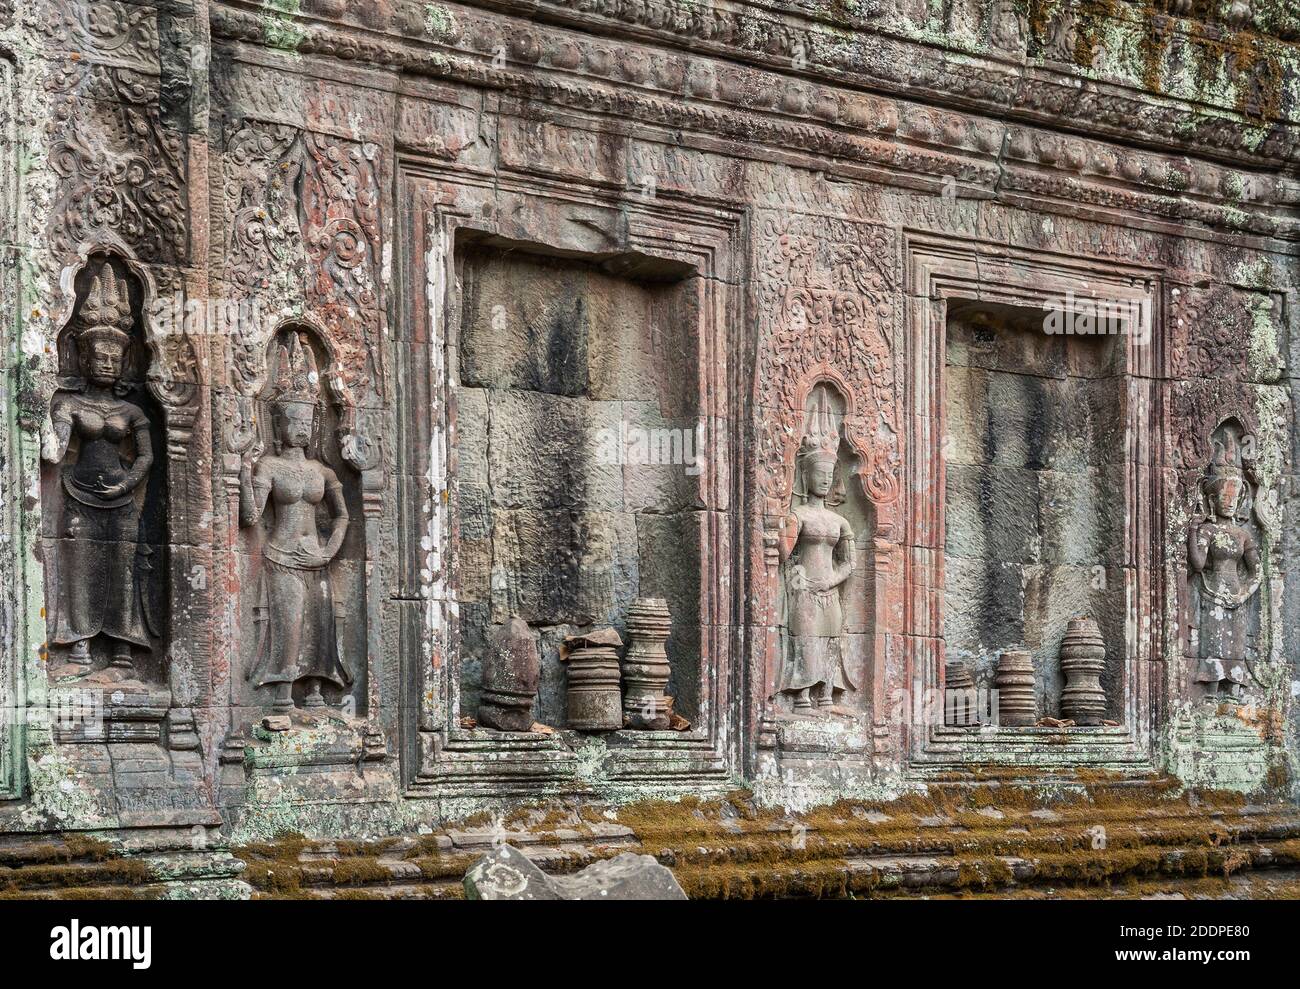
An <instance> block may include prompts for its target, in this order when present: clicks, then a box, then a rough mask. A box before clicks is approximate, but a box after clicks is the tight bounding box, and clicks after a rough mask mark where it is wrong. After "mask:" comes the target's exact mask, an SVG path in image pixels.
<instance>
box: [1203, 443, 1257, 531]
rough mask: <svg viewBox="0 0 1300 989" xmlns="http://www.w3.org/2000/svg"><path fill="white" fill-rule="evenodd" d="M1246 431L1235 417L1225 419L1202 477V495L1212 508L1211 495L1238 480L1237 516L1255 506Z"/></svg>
mask: <svg viewBox="0 0 1300 989" xmlns="http://www.w3.org/2000/svg"><path fill="white" fill-rule="evenodd" d="M1243 439H1244V432H1243V429H1242V427H1241V425H1240V424H1239V423H1238V422H1236V421H1235V420H1233V419H1228V420H1225V421H1224V422H1222V423H1220V424H1219V427H1218V428H1217V429H1216V430H1215V431H1214V433H1213V434H1212V435H1211V437H1210V442H1211V445H1212V446H1213V450H1214V452H1213V453H1212V454H1211V456H1210V463H1209V464H1208V465H1207V466H1206V468H1205V474H1204V476H1203V477H1202V479H1201V492H1202V496H1203V497H1205V498H1206V502H1205V509H1204V510H1205V511H1206V513H1207V515H1209V514H1212V513H1211V512H1210V505H1209V495H1210V493H1211V492H1212V491H1213V490H1214V489H1215V488H1216V487H1218V486H1219V485H1221V484H1225V483H1228V482H1233V481H1235V482H1236V483H1237V492H1238V493H1237V500H1236V504H1235V505H1234V506H1233V508H1232V516H1233V517H1234V518H1236V519H1239V520H1240V519H1245V518H1247V517H1249V515H1250V512H1251V508H1252V507H1253V504H1252V503H1253V500H1254V499H1253V497H1252V494H1253V493H1252V491H1251V484H1250V480H1251V479H1250V477H1249V476H1248V474H1247V471H1246V470H1245V449H1244V442H1243Z"/></svg>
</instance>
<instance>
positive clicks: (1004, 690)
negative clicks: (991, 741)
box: [996, 649, 1038, 728]
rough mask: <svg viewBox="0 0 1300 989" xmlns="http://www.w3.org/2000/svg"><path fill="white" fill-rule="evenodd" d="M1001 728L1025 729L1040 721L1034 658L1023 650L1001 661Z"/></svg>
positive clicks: (1006, 653)
mask: <svg viewBox="0 0 1300 989" xmlns="http://www.w3.org/2000/svg"><path fill="white" fill-rule="evenodd" d="M996 683H997V688H998V724H1001V725H1009V726H1010V727H1012V728H1023V727H1025V726H1027V725H1033V724H1036V723H1037V721H1038V693H1037V691H1036V690H1035V689H1034V658H1033V656H1031V655H1030V654H1029V653H1028V652H1026V651H1025V650H1023V649H1007V650H1005V651H1004V652H1003V653H1002V655H1001V656H1000V657H998V674H997V680H996Z"/></svg>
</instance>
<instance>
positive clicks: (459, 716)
mask: <svg viewBox="0 0 1300 989" xmlns="http://www.w3.org/2000/svg"><path fill="white" fill-rule="evenodd" d="M0 225H2V229H3V263H0V298H2V299H3V301H4V313H5V318H4V320H3V323H2V324H0V355H2V356H0V361H2V364H0V370H2V371H3V393H2V394H3V402H0V709H3V711H4V715H5V716H4V718H3V719H2V720H0V833H14V832H46V831H63V832H76V831H89V832H96V833H113V834H117V835H123V834H125V835H137V836H154V837H152V838H148V840H156V841H158V842H163V841H164V837H163V836H170V837H167V838H166V839H165V840H166V841H170V842H171V843H172V844H173V845H175V844H176V843H177V842H178V841H179V842H182V843H183V842H184V841H185V840H187V839H186V837H185V836H187V835H190V836H193V838H194V840H195V841H201V842H203V843H204V847H212V846H211V845H210V843H211V842H214V841H215V842H216V843H217V845H222V844H223V843H231V842H238V841H246V840H249V839H250V838H259V837H267V836H270V835H274V834H277V833H284V832H296V833H299V834H303V835H308V836H313V837H346V836H352V835H357V834H367V835H375V834H402V833H408V834H414V833H417V832H421V831H427V830H428V829H430V828H437V827H440V826H441V825H443V824H444V823H446V822H448V821H454V820H457V819H461V818H465V817H467V816H470V815H473V814H475V813H478V812H481V811H484V810H488V811H493V812H499V811H501V810H502V809H508V808H512V807H519V806H522V805H525V804H529V803H538V802H543V801H547V800H558V799H567V798H574V797H581V798H584V799H588V800H594V801H613V802H623V801H633V800H638V799H645V798H660V797H667V798H673V797H677V796H681V795H692V796H695V797H700V796H707V795H711V794H719V795H720V794H723V793H727V792H731V791H734V790H735V789H736V788H737V787H745V788H749V789H751V790H752V791H753V792H754V794H755V795H756V798H757V799H758V800H759V802H760V803H765V804H767V805H776V806H780V807H786V808H796V809H797V808H807V807H812V806H815V805H818V804H821V803H827V802H831V801H834V800H836V799H839V798H860V799H873V800H880V799H888V798H890V797H894V796H897V795H899V794H903V793H906V792H908V791H910V790H916V789H918V788H921V787H923V786H925V785H927V784H931V783H938V782H943V781H952V780H961V779H968V778H974V777H976V776H978V774H979V773H980V772H982V771H984V770H985V769H986V768H988V767H997V769H998V771H999V772H1001V773H1003V776H1002V778H1004V779H1012V780H1019V781H1021V782H1024V783H1025V784H1027V785H1031V786H1032V785H1037V783H1038V782H1039V781H1051V783H1052V785H1056V784H1059V783H1061V781H1067V782H1068V781H1070V780H1086V779H1090V778H1096V777H1097V775H1098V774H1105V776H1106V778H1107V779H1111V780H1115V779H1119V780H1123V779H1129V778H1132V779H1147V778H1153V777H1162V778H1163V777H1166V776H1173V777H1177V778H1178V779H1179V780H1181V781H1182V782H1183V783H1185V784H1187V785H1189V786H1196V787H1207V788H1213V789H1230V790H1238V791H1241V792H1244V793H1249V794H1255V793H1266V792H1267V793H1271V794H1272V795H1273V796H1274V797H1284V798H1286V799H1289V800H1291V801H1294V800H1295V798H1296V796H1297V795H1298V794H1300V790H1298V789H1297V783H1296V780H1297V779H1300V776H1298V775H1297V772H1296V770H1297V768H1300V767H1297V765H1296V758H1297V754H1298V749H1297V732H1298V731H1300V721H1297V716H1296V713H1295V710H1296V709H1295V706H1294V696H1295V694H1296V693H1297V687H1296V684H1297V683H1300V676H1298V674H1297V671H1296V669H1295V656H1296V655H1297V651H1298V650H1300V639H1297V636H1298V635H1300V556H1298V555H1297V554H1298V553H1300V547H1298V546H1297V544H1296V535H1295V534H1296V532H1297V531H1298V526H1297V512H1298V511H1300V501H1297V491H1298V490H1300V489H1297V485H1296V477H1295V471H1296V467H1295V464H1296V457H1297V452H1298V451H1300V448H1298V447H1297V433H1296V428H1295V422H1294V410H1293V402H1292V390H1293V375H1294V368H1295V366H1296V363H1297V357H1300V354H1297V353H1296V352H1295V351H1294V350H1293V346H1294V345H1293V341H1296V340H1298V339H1300V334H1297V332H1296V331H1297V329H1298V328H1300V327H1298V325H1297V323H1298V320H1300V316H1298V315H1297V314H1298V313H1300V292H1298V286H1300V269H1298V268H1297V265H1296V259H1297V255H1298V254H1300V246H1298V245H1300V14H1297V13H1296V12H1295V10H1294V9H1293V5H1292V4H1289V3H1287V2H1285V0H1249V2H1242V0H1237V2H1227V0H1222V2H1220V0H857V2H831V0H784V2H779V0H528V2H518V3H508V2H499V0H456V2H445V3H444V2H439V3H423V2H421V3H416V2H402V0H367V2H360V0H265V2H260V3H259V2H243V0H226V2H219V0H166V2H164V0H158V2H145V0H22V2H15V0H7V2H3V3H0ZM656 601H662V602H663V605H664V606H666V609H667V612H668V615H669V617H670V619H671V628H670V629H667V630H665V629H663V628H662V624H661V618H656V617H655V615H657V614H661V613H660V612H657V611H656V610H655V609H656V607H657V606H656V605H654V604H653V603H652V602H656ZM647 609H648V610H647ZM647 615H648V616H649V617H647ZM514 619H518V621H513V620H514ZM1078 619H1091V620H1092V621H1094V622H1095V623H1096V625H1095V629H1094V628H1093V627H1092V626H1091V625H1089V624H1087V623H1081V622H1079V621H1077V620H1078ZM656 622H660V624H656ZM606 630H612V631H613V633H614V634H616V635H617V636H618V638H619V641H620V645H618V646H612V645H611V643H610V641H609V640H610V635H609V632H608V631H606ZM661 632H666V639H664V635H663V634H660V633H661ZM629 640H630V641H631V647H630V648H631V649H635V650H640V651H639V652H636V653H635V654H632V653H627V654H625V651H624V649H623V646H625V645H627V643H628V642H629ZM660 640H664V641H663V648H664V649H665V651H666V657H667V660H668V662H669V665H670V668H671V672H670V674H668V684H667V693H668V695H670V696H671V697H672V706H671V707H672V709H671V712H668V711H665V710H664V707H663V702H662V697H661V696H660V697H659V699H658V701H657V702H656V700H655V699H654V697H653V696H651V699H650V700H649V701H644V704H646V705H648V706H646V707H644V708H641V709H638V707H637V703H639V702H634V701H632V702H628V705H627V721H626V723H622V718H621V717H620V712H618V706H619V698H618V697H617V695H615V696H614V701H613V703H614V710H615V719H616V720H615V722H614V723H612V724H606V725H604V728H603V729H601V730H594V729H591V728H590V727H587V728H580V727H573V726H572V725H573V724H575V723H576V724H580V725H581V724H587V725H590V724H592V723H594V722H584V721H583V719H582V718H580V717H579V716H578V715H577V714H576V713H575V712H577V711H579V710H580V708H581V705H582V704H588V705H592V706H593V707H599V705H600V703H601V702H602V701H608V700H609V697H610V695H609V692H608V689H606V692H605V693H604V694H603V695H602V694H601V691H600V686H601V683H602V682H603V681H601V679H600V675H601V673H602V671H603V672H604V674H605V675H608V673H609V671H610V669H611V668H612V667H613V666H614V665H615V663H614V660H615V659H616V658H617V657H619V656H622V662H623V672H624V674H625V679H626V674H627V673H628V672H629V671H632V672H635V670H634V669H633V668H634V666H635V665H636V664H634V663H633V662H632V661H631V660H629V658H628V655H633V656H634V658H635V656H648V657H650V660H653V659H654V656H655V655H657V654H656V643H657V642H658V641H660ZM611 649H612V650H613V651H611ZM1019 650H1023V651H1024V652H1027V653H1028V654H1029V656H1028V660H1027V665H1026V666H1025V667H1024V669H1026V670H1028V671H1029V672H1030V679H1029V682H1028V684H1027V686H1028V694H1027V695H1026V694H1021V695H1019V697H1020V698H1021V699H1022V701H1023V698H1024V697H1026V696H1028V697H1029V700H1028V702H1027V704H1028V707H1027V708H1026V707H1024V706H1022V707H1020V708H1018V709H1016V708H1015V707H1014V705H1012V706H1011V707H1009V708H1007V709H1006V710H1004V711H1002V712H999V713H1000V714H1006V713H1007V711H1010V712H1011V713H1012V714H1013V715H1015V714H1016V713H1017V711H1018V716H1013V717H1010V718H1008V717H1005V716H1003V717H999V718H998V719H997V720H998V723H996V724H993V723H989V722H991V721H992V720H993V719H992V717H991V714H992V713H993V712H990V711H989V710H988V707H989V704H988V703H985V702H984V701H985V700H986V699H987V698H988V697H989V696H990V695H989V690H990V688H994V687H998V686H999V664H1000V663H1003V664H1004V666H1007V667H1008V668H1009V666H1010V664H1009V663H1007V662H1005V661H1004V654H1006V653H1008V652H1010V653H1013V654H1014V653H1015V652H1017V651H1019ZM534 657H535V658H534ZM602 657H603V661H602ZM1013 659H1014V656H1013ZM534 663H535V664H536V665H534ZM602 663H603V665H602ZM584 664H585V665H584ZM647 667H655V663H654V662H650V661H649V660H647ZM655 668H656V669H661V667H655ZM575 671H578V672H576V673H575ZM1003 672H1004V674H1005V673H1006V672H1007V670H1005V669H1004V671H1003ZM583 676H588V677H590V679H588V680H585V681H584V680H583ZM1021 676H1022V678H1023V676H1024V674H1023V672H1022V674H1021ZM584 683H585V684H586V685H587V687H588V688H589V689H587V690H586V691H585V692H584V691H581V690H580V691H577V692H575V691H574V689H573V688H574V687H575V685H577V686H579V687H582V686H583V685H584ZM1001 683H1002V686H1004V687H1005V686H1009V685H1010V681H1009V680H1006V679H1005V678H1004V679H1003V680H1002V681H1001ZM624 686H625V687H626V686H627V684H626V683H625V684H624ZM657 689H658V688H656V690H657ZM532 693H536V695H537V697H536V701H535V703H533V704H532V706H531V707H528V706H527V705H528V701H529V699H530V695H531V694H532ZM575 693H577V694H578V695H579V696H575ZM1008 693H1009V692H1008V691H1005V690H1000V691H999V695H998V699H995V700H994V701H993V709H994V711H995V712H996V711H997V710H998V705H999V704H1000V703H1001V702H1002V700H1005V699H1006V695H1007V694H1008ZM1010 693H1014V691H1011V692H1010ZM652 694H653V691H652ZM493 698H496V700H497V701H501V700H502V698H504V701H505V707H506V708H508V709H510V710H511V711H512V712H513V713H514V715H515V716H516V718H517V719H518V718H522V719H523V720H522V721H520V722H519V723H517V724H513V725H511V727H510V730H502V729H500V728H493V727H490V726H488V724H486V723H484V722H485V721H491V720H492V718H491V716H490V715H489V716H486V717H485V715H484V710H485V708H486V707H487V706H489V705H488V704H485V703H484V702H485V699H486V701H488V702H491V701H492V700H493ZM520 698H522V701H521V700H520ZM954 699H955V701H954ZM968 700H969V701H970V703H969V704H968V703H967V701H968ZM656 703H658V705H659V706H658V707H656ZM512 704H513V705H514V707H513V708H511V705H512ZM521 704H522V705H523V706H522V707H520V705H521ZM638 710H642V711H643V712H647V713H645V714H643V716H642V717H641V718H640V719H639V721H640V722H642V723H644V724H648V725H649V727H644V726H638V724H639V721H638V716H637V712H638ZM670 714H671V716H670ZM650 715H653V717H651V716H650ZM976 722H978V723H976ZM1044 785H1047V784H1046V783H1045V784H1044ZM140 840H146V838H143V837H142V838H141V839H140Z"/></svg>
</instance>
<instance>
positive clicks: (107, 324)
mask: <svg viewBox="0 0 1300 989" xmlns="http://www.w3.org/2000/svg"><path fill="white" fill-rule="evenodd" d="M132 322H133V319H132V315H131V296H130V293H129V291H128V290H127V285H126V282H125V280H123V279H122V278H121V277H119V276H118V274H117V272H116V271H114V270H113V266H112V265H111V264H109V263H107V262H105V263H104V264H103V265H101V266H100V269H99V271H98V272H97V273H96V274H95V277H94V278H93V279H92V280H91V283H90V291H89V292H88V293H86V300H85V301H84V302H83V303H82V304H81V311H80V312H79V313H78V314H77V328H76V341H77V345H78V346H79V347H80V346H85V345H87V344H91V343H95V342H100V341H102V342H111V343H114V344H116V345H117V346H119V347H121V348H122V349H123V350H125V349H126V348H127V347H129V346H130V344H131V323H132Z"/></svg>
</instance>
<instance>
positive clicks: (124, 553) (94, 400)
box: [42, 255, 165, 682]
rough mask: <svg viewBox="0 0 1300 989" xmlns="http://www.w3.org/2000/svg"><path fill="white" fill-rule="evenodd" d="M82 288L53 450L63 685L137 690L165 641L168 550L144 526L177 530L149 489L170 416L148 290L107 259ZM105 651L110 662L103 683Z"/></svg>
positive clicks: (54, 624)
mask: <svg viewBox="0 0 1300 989" xmlns="http://www.w3.org/2000/svg"><path fill="white" fill-rule="evenodd" d="M87 280H88V284H87ZM78 282H79V283H80V284H81V285H82V286H83V287H82V289H81V290H80V291H78V293H77V295H78V303H77V307H76V311H75V314H74V316H73V318H72V320H71V322H70V323H69V325H68V326H67V327H66V328H65V330H64V331H63V333H62V334H61V335H60V345H59V358H60V370H61V371H63V372H64V377H63V378H62V386H61V387H60V389H59V390H58V391H57V392H56V393H55V395H54V398H53V400H52V402H51V405H50V432H49V434H48V436H47V439H46V442H45V444H44V447H43V449H42V456H43V457H44V459H45V460H46V462H47V463H49V464H50V465H51V471H50V477H49V481H48V483H47V484H46V496H47V499H48V502H47V503H48V504H49V505H50V506H51V507H52V508H53V506H56V505H57V506H59V507H58V508H57V509H55V510H53V511H51V513H50V515H51V517H52V518H55V519H57V523H56V524H57V528H56V529H55V530H54V531H52V532H48V533H47V536H48V539H47V547H48V548H49V549H50V550H51V554H50V558H49V560H48V561H47V562H48V567H47V582H48V589H47V611H48V625H49V642H50V652H51V656H50V664H51V675H52V676H53V677H54V678H56V679H66V678H84V677H90V676H93V677H94V678H95V680H96V681H101V680H102V681H105V682H113V681H115V680H123V679H134V678H135V676H136V669H135V659H134V656H135V653H136V651H137V650H138V651H140V652H143V653H149V652H151V651H152V650H153V648H154V645H155V643H156V641H157V639H158V638H159V635H160V627H161V626H160V622H159V618H160V616H159V614H158V611H159V609H158V602H159V600H160V598H161V595H160V593H159V588H158V586H157V585H158V581H159V580H160V579H161V575H160V574H159V573H158V570H159V568H158V566H157V564H156V558H157V555H158V551H157V545H156V544H158V543H162V542H164V541H165V540H163V539H162V538H161V533H155V535H154V539H153V540H152V542H153V543H155V545H154V546H151V545H150V540H149V539H148V538H146V536H145V533H144V531H143V529H144V527H145V526H144V525H143V524H142V515H144V514H145V513H146V512H147V515H148V518H147V524H148V526H149V527H151V528H156V527H159V526H165V512H164V511H163V509H162V505H161V504H160V502H161V501H162V498H163V495H162V493H161V492H160V490H159V489H158V486H157V485H155V486H153V490H151V485H150V483H149V482H150V480H151V478H157V477H158V475H159V474H161V473H162V471H161V468H160V466H159V465H158V450H157V447H158V445H159V444H158V442H157V437H158V436H159V435H160V430H159V425H160V423H159V419H160V416H159V413H158V411H157V409H156V408H154V407H153V405H152V403H150V402H149V401H148V398H147V396H145V395H143V394H142V390H141V389H140V387H139V374H140V365H141V364H142V362H143V356H144V347H143V345H142V342H141V340H140V334H139V321H138V314H139V312H140V305H141V300H140V294H139V293H140V289H139V286H138V285H133V284H132V283H131V282H129V281H128V276H127V271H126V268H125V266H124V265H123V264H122V263H121V262H120V261H115V260H113V259H111V258H108V257H105V256H103V255H100V256H97V257H95V258H93V259H92V260H91V262H90V264H89V265H88V266H87V267H86V268H85V269H83V271H82V273H81V276H80V277H79V278H78ZM146 501H148V502H149V504H148V505H146ZM97 642H98V643H101V644H102V647H103V650H104V652H105V653H106V655H105V657H104V662H105V664H106V665H105V666H104V667H103V668H102V669H100V670H99V671H98V672H96V671H95V670H94V667H95V666H96V665H97V663H96V659H95V657H94V655H93V653H92V646H93V645H95V644H96V643H97Z"/></svg>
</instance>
